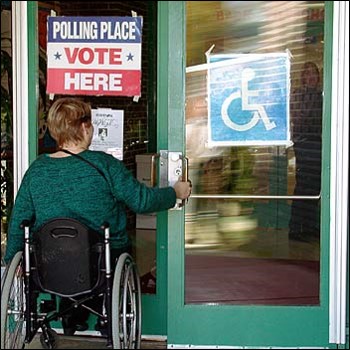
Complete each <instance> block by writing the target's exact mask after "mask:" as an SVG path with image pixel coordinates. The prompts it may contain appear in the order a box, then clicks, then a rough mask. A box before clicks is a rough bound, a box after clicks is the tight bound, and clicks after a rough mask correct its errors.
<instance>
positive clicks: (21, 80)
mask: <svg viewBox="0 0 350 350" xmlns="http://www.w3.org/2000/svg"><path fill="white" fill-rule="evenodd" d="M27 4H28V3H27V2H26V1H12V65H13V183H14V196H16V194H17V191H18V189H19V186H20V183H21V181H22V178H23V175H24V173H25V171H26V170H27V169H28V166H29V150H28V149H29V132H28V123H29V117H28V35H27Z"/></svg>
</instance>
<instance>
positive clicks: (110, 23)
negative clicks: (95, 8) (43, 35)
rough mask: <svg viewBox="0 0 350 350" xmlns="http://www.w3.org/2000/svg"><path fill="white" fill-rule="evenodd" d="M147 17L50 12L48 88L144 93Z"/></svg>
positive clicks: (91, 92)
mask: <svg viewBox="0 0 350 350" xmlns="http://www.w3.org/2000/svg"><path fill="white" fill-rule="evenodd" d="M141 39H142V17H48V39H47V40H48V41H47V92H48V93H54V94H66V95H113V96H139V95H140V94H141Z"/></svg>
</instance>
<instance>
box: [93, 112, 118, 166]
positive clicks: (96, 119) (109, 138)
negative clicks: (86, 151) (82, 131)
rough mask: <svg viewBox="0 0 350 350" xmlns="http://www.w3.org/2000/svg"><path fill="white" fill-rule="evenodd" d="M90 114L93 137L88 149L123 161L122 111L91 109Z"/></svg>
mask: <svg viewBox="0 0 350 350" xmlns="http://www.w3.org/2000/svg"><path fill="white" fill-rule="evenodd" d="M91 113H92V124H93V126H94V135H93V137H92V142H91V146H90V149H91V150H93V151H103V152H106V153H108V154H111V155H112V156H113V157H115V158H118V159H120V160H123V131H124V111H123V110H113V109H93V110H92V111H91Z"/></svg>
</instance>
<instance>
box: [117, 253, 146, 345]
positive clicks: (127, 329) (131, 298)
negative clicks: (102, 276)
mask: <svg viewBox="0 0 350 350" xmlns="http://www.w3.org/2000/svg"><path fill="white" fill-rule="evenodd" d="M112 338H113V348H114V349H140V347H141V284H140V277H139V274H138V272H137V268H136V265H135V263H134V261H133V259H132V257H131V256H130V255H129V254H127V253H124V254H122V255H121V256H120V257H119V259H118V260H117V266H116V268H115V272H114V279H113V288H112Z"/></svg>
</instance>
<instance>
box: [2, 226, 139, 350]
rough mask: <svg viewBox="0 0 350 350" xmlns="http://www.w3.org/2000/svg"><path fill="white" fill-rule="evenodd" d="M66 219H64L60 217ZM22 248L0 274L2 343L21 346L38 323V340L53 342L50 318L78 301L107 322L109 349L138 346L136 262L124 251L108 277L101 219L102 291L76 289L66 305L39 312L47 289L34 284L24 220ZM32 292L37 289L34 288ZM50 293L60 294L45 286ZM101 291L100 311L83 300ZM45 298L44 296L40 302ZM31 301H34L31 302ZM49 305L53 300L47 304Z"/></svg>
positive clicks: (50, 345) (107, 248) (47, 345)
mask: <svg viewBox="0 0 350 350" xmlns="http://www.w3.org/2000/svg"><path fill="white" fill-rule="evenodd" d="M65 220H67V219H65ZM68 220H69V219H68ZM21 227H22V228H23V229H24V253H23V252H18V253H17V254H16V255H15V256H14V258H13V259H12V261H11V263H10V264H9V265H8V266H7V268H6V271H5V273H4V276H3V278H2V280H1V306H2V307H1V349H20V348H23V347H24V346H25V344H28V343H30V342H31V341H32V340H33V338H34V336H35V335H36V333H37V332H38V330H39V329H40V328H41V330H42V334H41V336H40V341H41V344H42V346H43V347H44V348H46V349H51V348H55V347H56V345H57V334H56V332H55V331H54V330H52V329H51V326H50V322H51V321H54V320H58V319H59V318H61V317H62V316H64V315H65V314H66V313H68V312H69V311H71V310H72V309H73V308H74V307H78V306H82V307H84V308H85V309H88V310H89V311H90V312H91V313H93V314H95V315H97V316H98V317H100V318H101V319H102V320H103V322H105V323H106V324H107V328H106V330H107V346H109V347H112V348H113V349H139V348H140V346H141V284H140V278H139V274H138V271H137V267H136V264H135V262H134V260H133V258H132V257H131V255H129V254H128V253H123V254H121V255H120V256H119V258H118V259H117V261H116V266H115V269H114V275H113V278H112V269H111V261H110V258H111V251H110V230H109V224H108V223H106V224H104V225H103V226H102V227H101V229H102V230H103V231H104V248H105V249H104V258H105V269H103V268H101V273H102V274H103V277H104V278H105V285H106V288H105V289H104V290H105V292H104V293H101V291H100V288H97V291H96V292H95V293H91V294H86V293H80V294H78V295H77V296H80V297H81V296H82V295H83V297H82V298H79V300H77V299H76V298H75V297H74V298H73V297H70V298H69V299H70V300H71V301H72V302H73V303H72V305H71V306H69V307H68V308H66V309H64V310H62V311H57V310H56V308H54V310H55V311H54V310H49V311H46V312H45V311H42V310H41V311H40V312H38V307H37V297H38V295H36V294H38V293H41V292H44V293H45V292H47V291H46V290H40V289H39V290H35V289H34V288H33V280H32V267H33V266H31V259H30V253H31V243H30V224H29V222H28V221H23V222H22V225H21ZM35 293H36V294H35ZM50 294H51V298H54V299H55V298H56V296H57V295H58V296H61V295H59V294H57V293H54V292H50ZM101 295H103V297H104V301H105V308H104V311H105V312H102V313H101V312H99V311H96V310H94V309H93V308H91V307H89V306H86V305H84V303H85V302H86V301H88V300H91V299H93V298H94V297H97V296H101ZM44 303H45V302H44ZM33 304H34V307H33ZM51 307H52V305H51Z"/></svg>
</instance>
